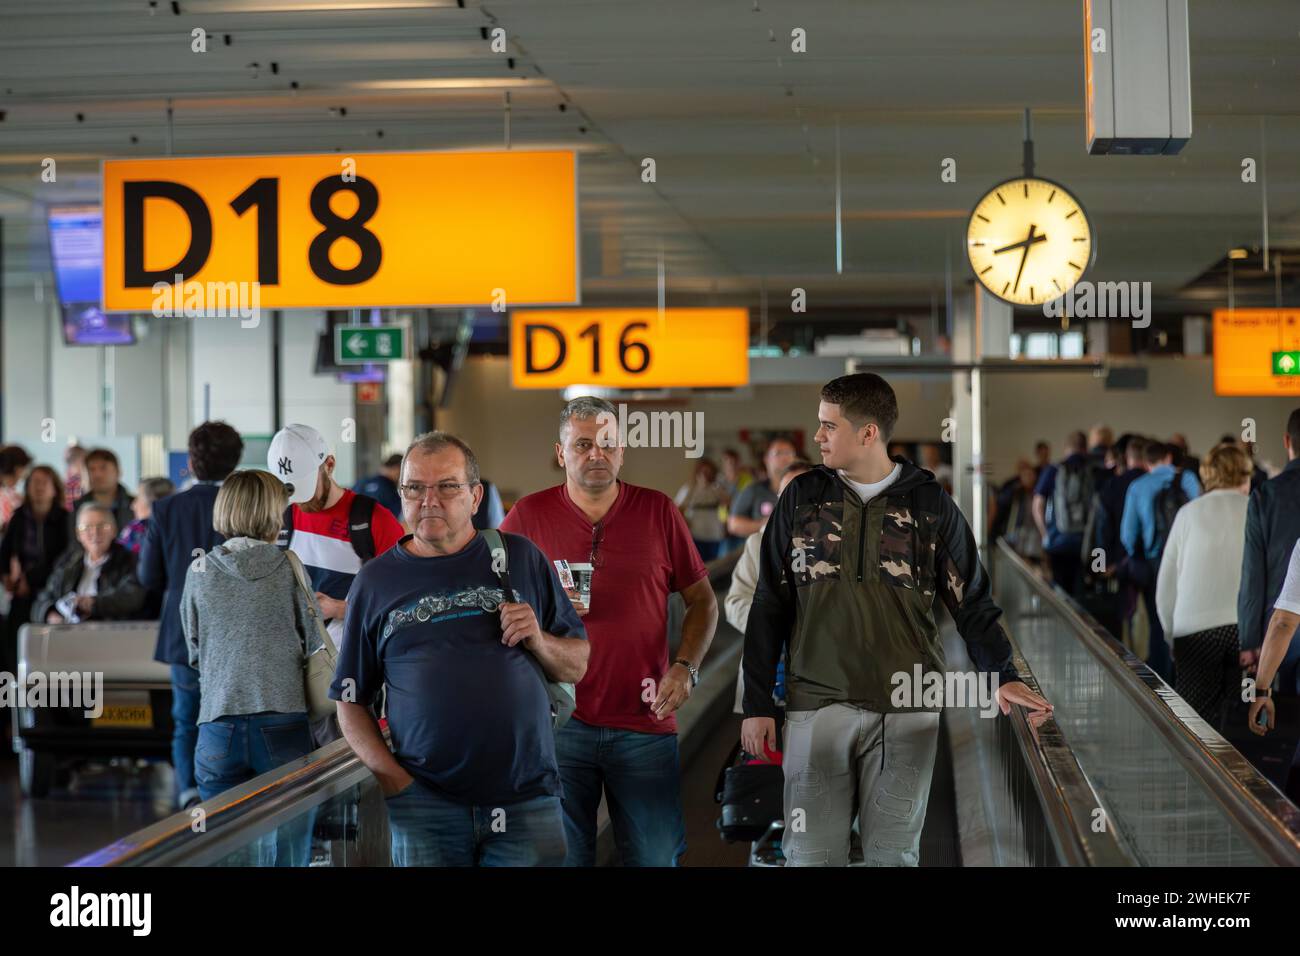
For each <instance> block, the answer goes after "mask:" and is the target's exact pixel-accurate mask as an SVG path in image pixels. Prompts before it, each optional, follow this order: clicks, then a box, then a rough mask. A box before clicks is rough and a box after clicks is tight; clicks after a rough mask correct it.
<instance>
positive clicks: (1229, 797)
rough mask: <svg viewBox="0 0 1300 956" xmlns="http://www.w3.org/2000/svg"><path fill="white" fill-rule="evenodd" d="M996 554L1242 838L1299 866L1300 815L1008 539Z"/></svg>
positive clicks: (1282, 863) (1279, 860) (1286, 863)
mask: <svg viewBox="0 0 1300 956" xmlns="http://www.w3.org/2000/svg"><path fill="white" fill-rule="evenodd" d="M998 549H999V552H1000V559H1001V561H1003V562H1005V564H1006V566H1008V567H1010V568H1011V569H1012V570H1013V571H1014V572H1015V573H1016V574H1018V575H1020V576H1021V577H1023V578H1024V579H1025V581H1026V582H1027V583H1028V585H1029V587H1030V588H1031V589H1032V590H1033V591H1034V593H1036V594H1037V595H1038V596H1039V597H1040V598H1042V599H1043V600H1044V601H1045V602H1047V603H1048V604H1049V605H1050V606H1051V607H1052V608H1053V609H1054V610H1056V611H1057V612H1059V613H1060V615H1061V616H1062V617H1063V618H1064V619H1065V621H1066V622H1067V623H1068V624H1069V625H1070V627H1071V629H1072V630H1073V631H1074V633H1075V636H1076V637H1077V638H1078V639H1079V642H1080V643H1081V644H1082V645H1083V646H1084V647H1085V648H1087V650H1088V651H1089V652H1090V653H1091V654H1092V656H1093V657H1095V658H1096V659H1097V661H1098V662H1099V663H1100V664H1101V666H1102V667H1103V668H1105V669H1106V671H1107V672H1108V673H1109V674H1110V675H1111V676H1112V677H1113V678H1114V679H1115V682H1116V684H1117V685H1118V686H1119V687H1120V688H1121V689H1122V690H1123V692H1124V694H1125V695H1126V696H1127V697H1128V698H1129V700H1131V701H1132V702H1133V704H1134V705H1135V706H1136V707H1137V708H1138V711H1139V713H1141V714H1142V715H1143V716H1144V717H1146V718H1147V720H1148V721H1149V722H1150V724H1151V726H1152V728H1153V729H1154V730H1155V731H1156V732H1157V733H1158V734H1159V735H1160V737H1161V739H1162V740H1164V742H1165V743H1166V744H1168V745H1169V747H1170V750H1171V751H1172V752H1173V754H1174V755H1175V757H1176V758H1177V759H1178V761H1179V762H1180V763H1181V764H1182V765H1183V767H1184V768H1185V769H1187V770H1188V771H1189V772H1190V773H1192V774H1193V775H1194V776H1195V777H1196V778H1197V779H1198V780H1200V781H1201V783H1202V784H1204V786H1205V789H1206V792H1207V793H1208V795H1209V796H1210V797H1211V798H1212V799H1213V800H1214V801H1215V802H1216V803H1217V804H1218V805H1219V807H1220V808H1221V809H1222V810H1223V812H1224V813H1225V814H1226V815H1227V816H1228V817H1229V818H1230V819H1231V820H1232V821H1233V822H1234V824H1235V825H1236V826H1237V827H1238V828H1239V829H1240V830H1241V832H1242V834H1243V835H1244V836H1245V837H1246V838H1247V839H1248V840H1249V841H1250V842H1251V843H1252V844H1253V845H1254V846H1255V847H1256V848H1257V849H1258V850H1259V851H1260V852H1261V853H1262V854H1263V855H1264V856H1265V857H1266V858H1267V859H1268V861H1269V862H1270V863H1274V864H1277V865H1280V866H1295V865H1297V863H1300V808H1297V807H1296V806H1295V805H1294V804H1293V803H1291V802H1290V801H1289V800H1287V798H1286V797H1285V796H1284V795H1283V794H1282V793H1281V792H1280V791H1279V790H1278V789H1277V788H1276V787H1274V786H1273V784H1272V783H1271V782H1269V780H1268V779H1267V778H1265V777H1264V776H1263V775H1262V774H1261V773H1260V772H1259V771H1258V770H1256V769H1255V767H1253V766H1252V765H1251V764H1250V762H1249V761H1248V760H1247V759H1246V758H1245V757H1244V756H1242V754H1241V753H1240V752H1239V751H1238V750H1237V749H1236V748H1235V747H1233V746H1232V744H1230V743H1228V741H1226V740H1224V739H1223V737H1222V736H1220V735H1219V734H1218V733H1217V732H1216V731H1215V730H1214V729H1213V728H1211V727H1210V726H1209V725H1208V724H1207V723H1205V721H1204V720H1202V719H1201V718H1200V716H1199V715H1197V713H1196V712H1195V711H1194V710H1193V709H1192V708H1191V706H1190V705H1188V704H1187V702H1186V701H1184V700H1183V699H1182V698H1181V697H1179V696H1178V695H1177V694H1176V693H1174V691H1173V690H1172V689H1171V688H1170V687H1169V685H1168V684H1166V683H1165V682H1164V681H1163V680H1161V678H1160V677H1159V675H1157V674H1156V673H1155V672H1154V671H1153V670H1151V668H1149V667H1147V665H1146V664H1144V663H1143V662H1142V661H1140V660H1138V659H1137V657H1136V656H1134V654H1133V653H1132V652H1131V651H1129V650H1128V648H1126V647H1125V646H1124V645H1123V644H1121V643H1120V642H1119V641H1117V640H1115V638H1114V637H1112V636H1111V635H1110V634H1109V633H1108V632H1107V631H1106V630H1105V628H1103V627H1102V626H1101V625H1100V624H1098V623H1097V621H1095V620H1094V619H1093V618H1092V616H1091V615H1089V614H1088V612H1087V611H1085V610H1084V609H1083V608H1082V607H1080V606H1079V604H1078V603H1077V602H1076V601H1075V600H1074V599H1073V598H1071V597H1070V596H1069V595H1067V594H1066V593H1065V592H1063V591H1061V590H1060V589H1059V588H1057V587H1055V586H1054V585H1051V584H1048V583H1047V582H1046V581H1044V580H1043V578H1042V577H1041V576H1040V575H1039V574H1038V573H1036V572H1035V571H1034V569H1033V568H1032V567H1030V565H1029V564H1028V563H1027V562H1026V561H1025V560H1024V558H1022V557H1021V556H1020V555H1019V554H1017V553H1016V552H1015V551H1014V550H1013V549H1012V548H1011V547H1010V545H1008V544H1007V542H1006V541H1005V540H1004V539H999V540H998Z"/></svg>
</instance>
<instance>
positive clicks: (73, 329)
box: [62, 302, 135, 345]
mask: <svg viewBox="0 0 1300 956" xmlns="http://www.w3.org/2000/svg"><path fill="white" fill-rule="evenodd" d="M62 310H63V341H64V343H66V344H67V345H134V344H135V332H134V330H132V328H131V316H130V315H127V314H125V313H122V312H105V311H104V310H103V309H101V308H100V307H99V304H98V303H97V302H73V303H71V304H68V305H64V306H63V307H62Z"/></svg>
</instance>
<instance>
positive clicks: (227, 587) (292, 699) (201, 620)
mask: <svg viewBox="0 0 1300 956" xmlns="http://www.w3.org/2000/svg"><path fill="white" fill-rule="evenodd" d="M287 501H288V497H287V494H286V492H285V487H284V485H283V484H281V482H280V481H279V480H278V479H277V478H276V477H275V476H274V475H271V474H270V473H269V472H265V471H253V470H248V471H236V472H233V473H232V474H231V475H230V477H228V478H227V479H226V480H225V482H224V483H223V484H222V486H221V491H220V492H219V493H218V494H217V500H216V503H215V506H214V508H213V513H212V523H213V526H214V527H215V528H216V530H217V531H218V532H219V533H221V534H223V535H225V537H226V541H225V542H224V543H223V544H221V545H219V546H217V547H216V548H215V549H213V550H212V551H211V552H210V553H209V554H206V555H201V556H200V557H199V558H198V559H196V560H195V561H194V562H193V563H192V564H191V565H190V570H189V573H188V574H187V575H186V576H185V589H184V591H183V593H182V595H181V626H182V628H183V630H184V632H185V639H186V642H187V643H188V645H189V651H190V666H192V667H195V668H197V669H198V672H199V694H200V705H199V720H198V724H199V738H198V745H197V747H196V749H195V755H194V771H195V777H196V780H197V782H198V786H199V794H200V796H202V798H203V799H204V800H209V799H211V798H212V797H214V796H216V795H217V794H219V793H221V792H222V791H225V790H229V789H230V788H231V787H235V786H238V785H239V784H241V783H244V782H246V781H248V780H251V779H252V778H253V777H255V776H257V775H259V774H262V773H265V772H266V771H268V770H273V769H274V768H276V767H278V766H281V765H282V764H285V763H287V762H289V761H290V760H293V759H295V758H297V757H302V756H305V755H307V754H308V753H310V752H311V750H312V739H311V728H310V726H309V724H308V720H307V698H306V693H305V691H304V688H303V676H304V662H305V660H306V656H307V655H308V654H310V653H311V652H312V651H314V650H316V648H317V647H319V646H320V638H319V636H318V635H317V633H316V630H315V624H314V621H313V613H314V614H315V615H317V616H318V615H319V613H320V612H319V609H316V608H312V607H311V606H310V605H309V603H308V602H314V601H315V598H314V597H312V596H311V595H309V594H307V593H306V592H305V591H304V590H303V588H301V587H300V586H299V585H298V582H297V578H296V577H295V574H294V569H293V567H292V565H291V564H290V561H292V560H295V559H294V558H292V557H291V556H290V554H289V553H288V552H285V551H281V550H280V549H279V548H277V547H276V546H275V544H274V541H275V538H276V535H277V534H278V533H279V530H280V523H281V515H282V514H283V512H284V508H285V504H286V503H287ZM310 833H311V827H310V821H307V822H306V826H305V827H304V825H303V822H302V821H295V822H294V823H292V824H286V825H285V826H284V827H282V828H281V833H280V835H279V839H278V841H277V839H276V835H275V834H271V835H270V836H269V838H266V839H263V840H261V841H259V842H258V843H257V844H255V845H254V847H253V848H252V850H253V854H252V858H251V859H249V860H247V861H244V860H242V859H241V861H240V862H248V863H250V865H254V866H274V865H280V866H305V865H307V862H308V856H309V853H310ZM277 844H278V847H279V849H278V851H277Z"/></svg>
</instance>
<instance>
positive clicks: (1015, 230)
mask: <svg viewBox="0 0 1300 956" xmlns="http://www.w3.org/2000/svg"><path fill="white" fill-rule="evenodd" d="M966 255H967V258H969V259H970V264H971V268H972V269H973V270H975V277H976V278H977V279H979V281H980V283H981V284H982V285H983V286H984V288H986V289H988V290H989V292H991V293H993V294H994V295H995V296H997V297H998V298H999V299H1002V300H1003V301H1006V302H1009V303H1011V304H1012V305H1042V304H1043V303H1044V302H1048V301H1050V300H1052V299H1055V298H1057V297H1058V296H1061V295H1064V294H1065V293H1066V292H1068V291H1069V290H1070V288H1071V287H1072V286H1073V285H1074V284H1075V283H1076V282H1078V281H1079V279H1080V278H1081V277H1082V276H1083V274H1084V272H1085V271H1086V270H1087V269H1088V268H1089V266H1091V265H1092V261H1093V258H1094V256H1095V255H1096V243H1095V240H1094V237H1093V234H1092V226H1091V224H1090V223H1089V222H1088V214H1087V213H1086V212H1084V209H1083V204H1082V203H1080V202H1079V200H1078V199H1077V198H1075V196H1074V195H1073V194H1071V193H1070V191H1069V190H1068V189H1066V188H1065V187H1064V186H1062V185H1061V184H1060V183H1054V182H1052V181H1051V180H1050V179H1040V178H1038V177H1036V176H1020V177H1017V178H1015V179H1008V180H1007V181H1006V182H1002V183H998V184H997V185H996V186H994V187H993V188H992V189H990V190H989V191H988V192H987V193H985V194H984V196H983V197H982V198H981V199H980V201H979V202H978V203H976V204H975V209H974V211H973V212H971V215H970V222H969V223H967V226H966Z"/></svg>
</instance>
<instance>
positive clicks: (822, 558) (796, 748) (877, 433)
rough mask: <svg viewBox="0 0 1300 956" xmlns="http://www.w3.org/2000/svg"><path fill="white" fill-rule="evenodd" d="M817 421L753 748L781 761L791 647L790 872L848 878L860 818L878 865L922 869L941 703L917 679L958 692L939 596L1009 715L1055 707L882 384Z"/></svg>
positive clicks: (782, 551)
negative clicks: (823, 871)
mask: <svg viewBox="0 0 1300 956" xmlns="http://www.w3.org/2000/svg"><path fill="white" fill-rule="evenodd" d="M817 417H818V419H819V420H820V425H819V427H818V429H817V435H816V441H817V445H818V447H819V449H820V451H821V453H822V461H823V464H822V465H821V466H819V467H817V468H814V469H813V470H812V471H809V472H806V473H804V474H801V475H797V476H796V477H795V478H794V480H793V481H791V483H790V484H789V485H788V486H787V487H786V489H785V491H784V493H783V494H782V495H781V497H780V500H779V501H778V502H777V506H776V510H775V511H774V512H773V514H772V517H771V520H769V521H768V524H767V529H766V530H765V531H764V533H763V541H762V545H761V548H760V563H759V577H758V588H757V590H756V591H755V594H754V601H753V604H752V606H751V607H750V611H749V620H748V622H747V625H746V628H745V653H744V663H743V666H744V674H745V697H744V710H745V721H744V723H743V724H742V729H741V741H742V744H743V746H744V748H745V750H747V751H748V752H749V753H751V754H755V755H762V754H764V753H766V752H767V751H772V750H775V749H776V748H777V740H778V738H777V728H776V717H777V713H778V709H777V706H776V704H775V702H774V701H773V698H772V694H773V690H774V684H775V681H776V670H777V662H778V661H779V660H780V659H781V652H782V649H783V648H788V658H789V667H788V671H787V674H786V708H787V709H786V715H785V719H786V724H785V748H784V757H783V759H782V767H783V770H784V774H785V813H786V827H785V836H784V838H783V842H782V849H783V851H784V853H785V857H786V865H787V866H844V865H846V864H847V862H848V858H849V845H850V831H851V829H852V823H853V819H854V817H855V816H856V817H858V818H859V825H860V830H861V836H862V847H863V850H864V853H865V856H866V862H867V864H868V865H874V866H916V865H917V864H918V862H919V847H920V841H921V828H922V825H923V824H924V822H925V809H926V804H927V801H928V799H929V791H930V778H931V775H932V773H933V770H934V758H935V753H936V750H937V746H938V734H939V710H940V708H941V706H942V704H941V702H940V703H936V702H935V701H933V700H927V699H923V697H922V695H921V692H920V691H921V689H920V687H916V686H915V685H916V683H917V681H916V677H917V676H920V674H921V672H922V671H923V670H925V671H930V672H932V673H937V674H938V675H940V678H941V683H942V682H943V681H942V676H941V675H942V672H943V671H944V669H945V664H944V655H943V646H942V642H941V641H940V640H939V628H938V625H937V624H936V623H935V620H934V610H933V608H934V599H935V595H936V592H937V593H938V595H939V597H940V598H941V599H942V600H943V602H944V605H945V606H946V607H947V608H948V610H949V612H950V613H951V614H952V616H953V620H954V621H955V622H956V624H957V630H958V631H959V632H960V633H961V636H962V638H963V639H964V640H965V642H966V647H967V649H968V651H969V653H970V656H971V660H972V661H973V662H974V664H975V667H976V668H977V669H978V670H979V671H980V672H982V673H985V674H989V675H992V676H993V677H996V679H997V680H998V681H999V683H1000V686H998V688H997V691H996V699H997V703H998V706H999V707H1000V708H1001V709H1002V712H1003V713H1004V714H1005V713H1009V712H1010V709H1011V704H1013V703H1019V704H1023V705H1025V706H1028V707H1032V708H1034V709H1035V710H1036V711H1041V712H1044V713H1045V712H1047V711H1048V710H1050V707H1051V705H1050V704H1048V703H1047V701H1045V700H1043V699H1042V698H1041V697H1039V696H1038V695H1037V694H1034V693H1033V692H1031V691H1030V690H1029V689H1028V688H1027V687H1026V686H1025V685H1024V684H1023V683H1022V682H1021V681H1020V679H1019V677H1018V676H1017V674H1016V671H1015V668H1014V667H1013V666H1012V664H1011V656H1012V651H1011V644H1010V642H1009V641H1008V640H1007V636H1006V634H1005V632H1004V631H1003V630H1002V625H1001V623H1000V622H999V620H998V619H999V617H1000V616H1001V614H1002V611H1001V610H1000V609H999V608H998V607H997V605H995V604H994V603H993V599H992V597H991V595H990V592H989V580H988V576H987V575H986V574H985V573H984V569H983V568H982V567H981V566H980V563H979V558H978V555H977V553H976V550H975V539H974V537H973V536H972V534H971V531H970V527H969V525H967V523H966V519H965V518H964V517H963V516H962V514H961V512H960V511H958V510H957V506H956V505H955V504H954V503H953V500H952V498H951V497H949V496H948V495H947V494H946V493H945V492H944V491H943V489H942V488H940V487H939V485H938V483H937V482H936V481H935V480H934V477H933V476H932V475H931V474H930V473H929V472H927V471H924V470H923V469H920V468H917V467H916V466H915V465H913V464H912V463H911V462H908V461H906V460H905V459H902V458H897V459H893V460H891V459H890V458H889V457H888V455H887V454H886V448H887V446H888V441H889V436H890V433H891V432H892V430H893V428H894V424H895V422H896V421H897V420H898V403H897V400H896V399H895V397H894V391H893V389H892V388H890V387H889V385H888V383H887V382H885V380H884V379H882V378H881V377H880V376H879V375H875V374H872V373H869V372H867V373H860V374H858V375H847V376H843V377H841V378H837V379H835V380H834V381H832V382H831V383H829V384H828V385H827V386H826V387H825V388H824V389H823V390H822V401H821V404H820V405H819V407H818V410H817ZM927 676H928V675H927ZM900 681H902V684H901V685H900ZM920 683H922V684H925V683H932V681H930V682H926V681H924V680H923V681H921V682H920ZM909 687H910V691H909ZM900 690H903V691H904V693H903V694H902V695H900Z"/></svg>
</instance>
